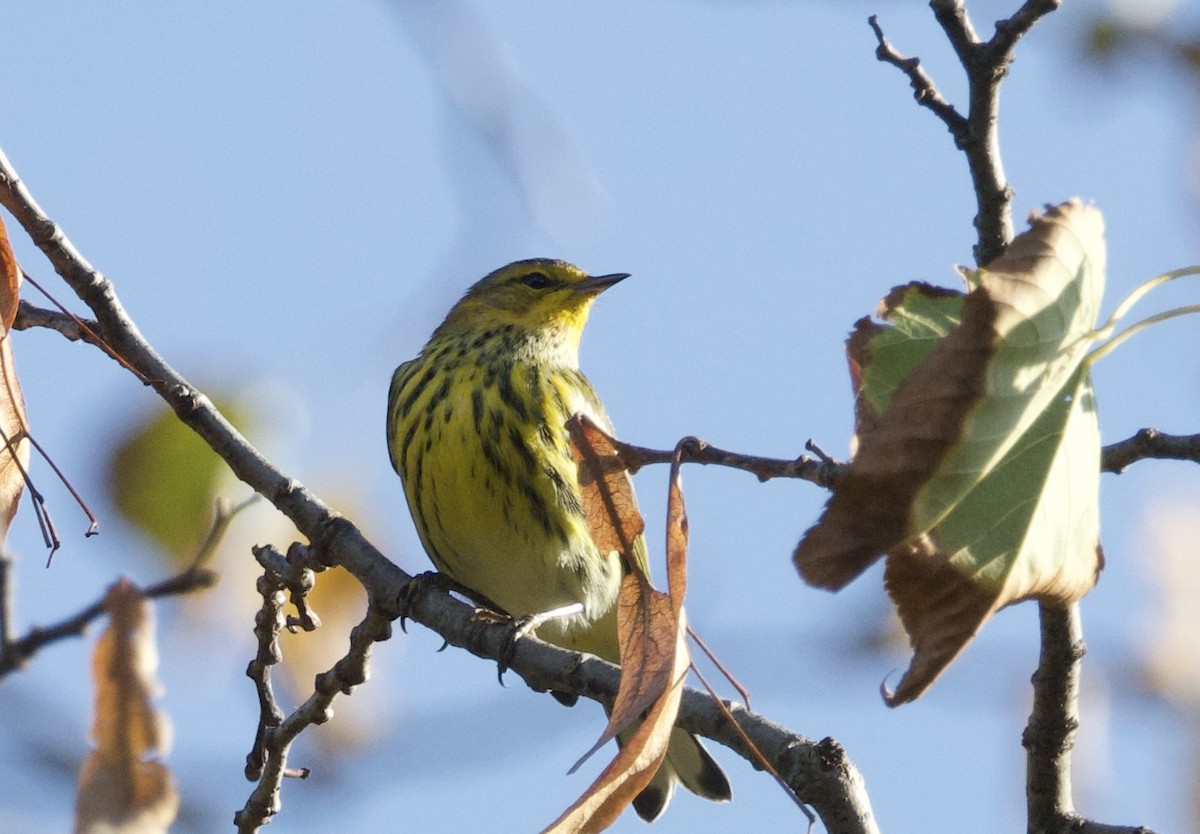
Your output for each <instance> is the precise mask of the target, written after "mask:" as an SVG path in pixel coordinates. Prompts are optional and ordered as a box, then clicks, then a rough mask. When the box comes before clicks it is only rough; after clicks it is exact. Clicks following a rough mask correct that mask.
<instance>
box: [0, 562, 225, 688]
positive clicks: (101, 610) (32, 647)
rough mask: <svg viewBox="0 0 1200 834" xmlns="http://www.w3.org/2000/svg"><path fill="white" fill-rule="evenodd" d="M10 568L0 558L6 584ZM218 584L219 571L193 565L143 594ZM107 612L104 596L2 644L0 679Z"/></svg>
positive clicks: (151, 596) (151, 595)
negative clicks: (74, 611) (60, 618)
mask: <svg viewBox="0 0 1200 834" xmlns="http://www.w3.org/2000/svg"><path fill="white" fill-rule="evenodd" d="M7 568H8V562H7V561H0V569H2V570H3V579H4V583H3V584H5V585H7V584H8V581H9V577H8V569H7ZM216 583H217V574H216V573H215V572H213V571H211V570H209V569H207V568H200V567H196V566H194V565H193V566H192V567H189V568H187V569H186V570H184V571H183V572H181V573H178V574H176V575H175V576H172V577H171V578H169V579H165V580H163V581H162V582H158V583H156V584H154V585H151V586H150V587H148V588H144V589H143V590H142V593H143V594H144V595H145V596H146V598H147V599H154V598H156V597H164V596H173V595H175V594H189V593H191V592H193V591H198V590H201V589H203V588H211V587H212V586H213V585H215V584H216ZM106 593H107V592H106ZM105 613H107V609H106V608H105V607H104V596H103V595H101V597H100V599H98V600H96V601H95V602H93V603H92V604H91V605H89V606H88V607H87V608H84V609H83V610H82V611H80V612H79V613H77V614H75V615H74V616H71V617H67V618H66V619H65V620H60V621H59V622H57V623H55V624H54V625H50V626H45V627H39V626H34V627H33V628H31V629H29V631H28V632H27V633H26V634H25V636H24V637H21V638H20V639H17V640H13V641H11V642H7V643H5V644H4V645H2V646H0V678H3V677H4V676H5V675H7V674H9V673H10V672H14V671H16V670H17V669H20V668H21V667H22V666H24V665H25V663H26V661H28V660H29V658H31V657H33V656H34V655H35V654H37V653H38V651H39V650H40V649H41V648H42V647H44V646H47V645H49V644H50V643H54V642H57V641H58V640H62V639H64V638H66V637H80V636H82V635H83V632H84V631H85V630H86V629H87V627H88V625H90V624H91V622H92V620H95V619H96V618H97V617H101V616H103V615H104V614H105Z"/></svg>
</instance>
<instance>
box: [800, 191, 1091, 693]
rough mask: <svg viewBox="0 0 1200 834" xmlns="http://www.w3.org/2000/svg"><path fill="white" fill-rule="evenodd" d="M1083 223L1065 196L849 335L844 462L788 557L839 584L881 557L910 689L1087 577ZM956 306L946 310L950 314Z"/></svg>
mask: <svg viewBox="0 0 1200 834" xmlns="http://www.w3.org/2000/svg"><path fill="white" fill-rule="evenodd" d="M1104 269H1105V252H1104V239H1103V221H1102V219H1101V217H1100V213H1099V212H1098V211H1097V210H1096V209H1094V208H1091V207H1085V206H1083V205H1082V204H1081V203H1080V202H1078V201H1074V200H1073V201H1071V202H1068V203H1065V204H1063V205H1061V206H1057V207H1055V208H1053V209H1050V210H1048V211H1047V212H1046V214H1045V215H1043V216H1042V217H1038V218H1034V219H1033V220H1032V221H1031V229H1030V230H1029V231H1027V232H1026V233H1024V234H1022V235H1020V236H1019V237H1018V238H1017V239H1016V240H1014V241H1013V243H1012V244H1011V245H1010V246H1009V248H1008V250H1007V251H1006V252H1005V253H1004V255H1002V256H1001V257H1000V258H998V259H997V260H996V261H995V262H993V263H992V264H989V266H988V268H987V269H985V270H980V271H978V272H976V273H973V274H971V275H969V276H968V283H969V285H972V286H974V289H973V290H972V291H971V292H970V293H969V294H968V295H966V296H961V295H959V294H952V293H950V292H949V291H944V290H943V291H937V290H934V289H933V288H928V287H925V286H922V285H909V286H907V287H902V288H899V289H897V290H895V291H893V292H892V293H891V294H890V295H889V296H888V298H887V299H885V300H884V303H883V305H882V307H881V315H882V316H883V317H884V318H885V319H886V320H887V321H888V322H889V323H890V324H889V325H888V326H883V325H877V324H872V323H870V322H859V323H858V325H857V326H856V329H855V332H854V333H853V334H852V335H851V337H850V340H849V342H848V353H849V355H850V363H851V374H852V378H853V379H854V381H855V384H856V387H857V389H858V403H857V431H856V438H855V441H856V444H857V453H856V454H855V457H854V460H853V461H852V463H851V465H850V468H849V470H848V472H847V474H846V476H845V477H844V478H843V479H842V480H841V481H840V482H839V483H838V484H837V486H836V487H835V490H834V495H833V497H832V498H831V499H830V501H829V503H828V505H827V506H826V509H825V512H824V514H823V515H822V517H821V519H820V521H819V522H818V523H817V524H816V525H814V526H813V527H812V528H811V529H810V530H809V531H808V532H807V533H806V534H805V536H804V538H803V539H802V540H801V542H800V544H799V546H798V547H797V548H796V553H795V561H796V565H797V567H798V568H799V570H800V572H801V575H802V576H803V577H804V579H805V580H806V581H808V582H809V583H811V584H814V585H818V586H820V587H825V588H829V589H837V588H841V587H843V586H844V585H845V584H846V583H848V582H850V581H851V580H852V579H854V577H856V576H858V575H859V574H860V573H861V572H862V571H863V570H865V569H866V568H867V567H868V566H869V565H870V564H871V563H873V562H874V561H876V560H877V559H878V558H879V557H880V556H881V555H883V554H884V553H887V554H888V569H887V580H886V581H887V585H888V590H889V592H890V593H891V595H892V598H893V600H894V601H895V602H896V604H897V607H898V609H899V613H900V617H901V621H902V622H903V623H904V625H905V628H906V630H907V631H908V633H909V638H910V641H911V642H912V644H913V647H914V649H915V656H914V658H913V662H912V665H911V666H910V668H909V671H908V673H907V674H906V675H905V678H904V679H903V680H902V681H901V683H900V685H899V687H898V689H897V691H896V692H895V693H894V694H893V695H892V696H890V697H889V702H890V703H893V704H896V703H902V702H904V701H907V700H911V699H912V698H915V697H917V696H918V695H920V694H921V692H923V691H924V690H925V689H926V688H927V687H928V686H929V684H931V683H932V682H933V680H934V678H936V677H937V675H938V674H940V673H941V671H942V670H943V669H944V668H945V666H946V665H947V664H948V663H949V662H950V661H951V660H952V659H953V658H954V657H955V656H956V655H957V654H958V652H959V651H960V650H961V649H962V647H963V646H964V645H965V644H966V643H967V642H968V641H969V640H970V638H971V636H972V635H973V634H974V633H975V632H976V631H977V630H978V629H979V627H980V626H981V625H982V624H983V622H984V621H985V620H986V619H987V618H988V617H989V616H990V615H991V614H992V613H993V612H994V611H996V610H998V609H999V608H1001V607H1003V606H1004V605H1008V604H1010V603H1012V602H1016V601H1018V600H1021V599H1027V598H1030V597H1037V598H1039V599H1042V600H1045V601H1053V602H1061V603H1064V604H1066V603H1070V602H1072V601H1074V600H1076V599H1078V598H1079V597H1081V596H1083V595H1084V594H1085V593H1086V592H1087V591H1088V590H1090V589H1091V587H1092V586H1093V585H1094V584H1095V580H1096V575H1097V572H1098V570H1099V520H1098V519H1099V511H1098V500H1099V499H1098V489H1099V450H1100V440H1099V428H1098V424H1097V421H1096V415H1095V405H1094V399H1093V395H1092V390H1091V384H1090V382H1089V380H1088V376H1087V365H1086V363H1085V361H1084V360H1085V358H1086V356H1087V352H1088V350H1089V348H1090V347H1091V345H1092V343H1093V341H1094V340H1095V338H1096V335H1097V334H1096V333H1095V331H1094V326H1095V322H1096V317H1097V314H1098V311H1099V306H1100V301H1101V296H1102V294H1103V290H1104ZM956 305H957V310H956Z"/></svg>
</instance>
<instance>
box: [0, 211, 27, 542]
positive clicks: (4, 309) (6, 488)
mask: <svg viewBox="0 0 1200 834" xmlns="http://www.w3.org/2000/svg"><path fill="white" fill-rule="evenodd" d="M20 287H21V269H20V267H19V266H18V265H17V260H16V257H15V256H14V255H13V251H12V247H11V246H9V244H8V233H7V232H6V231H5V229H4V223H3V221H2V220H0V323H2V324H3V329H2V330H0V540H3V538H4V537H5V536H7V535H8V527H9V525H10V524H11V523H12V519H13V516H14V515H16V513H17V504H18V502H19V501H20V499H21V492H22V491H23V490H24V488H25V474H24V473H25V472H26V471H27V469H28V466H29V441H28V440H27V439H26V438H27V436H28V433H29V428H28V423H27V422H26V419H25V398H24V397H23V396H22V395H21V386H20V384H19V383H18V382H17V371H16V366H15V365H14V364H13V353H12V339H11V338H10V332H9V328H10V327H11V326H12V323H13V320H14V319H15V318H16V316H17V304H18V301H19V295H20ZM13 450H15V451H16V455H15V457H14V454H13Z"/></svg>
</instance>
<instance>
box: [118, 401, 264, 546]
mask: <svg viewBox="0 0 1200 834" xmlns="http://www.w3.org/2000/svg"><path fill="white" fill-rule="evenodd" d="M218 407H219V408H221V410H222V412H223V413H225V414H226V415H227V416H229V415H231V414H232V416H231V419H233V420H234V422H235V424H236V423H238V422H240V421H239V420H238V419H237V414H236V410H233V411H231V409H230V408H229V407H228V405H224V404H219V406H218ZM225 472H226V469H225V464H224V462H223V461H222V460H221V459H220V458H219V457H217V455H216V453H215V452H213V451H212V450H211V449H210V448H208V445H207V444H206V443H205V442H204V441H203V440H201V439H200V438H199V437H197V436H196V434H195V432H193V431H192V430H191V429H189V428H188V427H187V426H185V425H184V424H183V423H181V422H179V418H178V417H176V416H175V414H174V413H173V412H171V411H169V410H165V409H156V411H155V414H154V415H153V416H151V417H148V418H147V419H146V420H145V421H143V422H142V423H141V424H139V425H137V426H135V427H133V428H132V429H131V430H130V432H129V434H127V435H126V436H125V438H124V439H123V440H122V441H121V442H120V444H119V445H118V446H117V448H116V450H114V452H113V454H112V457H111V458H110V459H109V464H108V486H109V494H110V497H111V499H112V502H113V504H114V505H115V506H116V508H117V510H118V511H119V512H120V513H121V515H122V516H123V517H124V518H125V520H126V521H128V522H130V523H131V524H133V525H135V526H136V527H137V528H138V529H140V530H141V531H142V532H143V533H145V534H146V535H148V536H149V537H150V538H151V539H153V540H154V542H155V544H156V545H158V547H160V548H161V549H162V550H163V551H164V552H165V553H166V554H167V555H168V556H169V557H170V559H171V560H172V561H173V562H174V563H177V564H182V563H183V562H185V561H186V560H187V559H189V558H190V557H191V555H192V554H193V552H194V551H195V549H196V547H197V546H198V545H199V543H200V542H201V540H202V539H203V538H204V534H205V533H206V532H207V530H208V528H209V525H210V522H211V519H212V512H213V505H214V502H215V501H216V498H217V496H218V494H219V493H220V491H221V486H222V483H223V482H222V476H223V475H224V474H225Z"/></svg>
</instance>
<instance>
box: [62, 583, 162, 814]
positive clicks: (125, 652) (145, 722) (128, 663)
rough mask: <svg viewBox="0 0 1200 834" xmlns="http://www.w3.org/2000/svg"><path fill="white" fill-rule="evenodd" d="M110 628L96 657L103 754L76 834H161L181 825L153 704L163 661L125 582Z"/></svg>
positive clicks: (85, 793)
mask: <svg viewBox="0 0 1200 834" xmlns="http://www.w3.org/2000/svg"><path fill="white" fill-rule="evenodd" d="M104 605H105V608H106V609H107V610H108V616H109V625H108V628H107V629H106V630H105V632H104V634H102V635H101V636H100V639H99V641H98V642H97V643H96V648H95V650H94V652H93V655H92V677H93V681H94V684H95V688H96V714H95V720H94V721H93V723H92V737H93V741H94V742H95V745H96V746H95V749H94V750H93V751H92V753H91V755H90V756H88V759H87V761H86V762H84V765H83V769H82V771H81V773H80V776H79V793H78V797H77V799H76V803H75V831H76V834H157V832H166V831H167V830H168V829H169V828H170V825H171V822H172V821H173V820H174V819H175V814H176V812H177V810H178V807H179V797H178V795H177V794H176V793H175V787H174V785H173V784H172V779H171V773H170V771H169V770H167V768H166V765H164V764H163V763H162V762H161V761H160V760H159V758H158V757H159V756H161V755H163V754H164V753H165V752H166V750H167V747H168V746H169V742H168V732H169V731H168V728H167V723H166V718H165V716H163V715H162V714H161V713H160V712H159V711H158V710H157V709H155V708H154V706H153V704H152V703H151V699H152V698H153V697H154V696H155V695H156V694H157V692H158V688H159V687H158V683H157V681H156V680H155V679H154V670H155V668H156V667H157V665H158V658H157V656H156V652H155V646H154V627H153V623H152V619H151V616H152V615H151V608H150V604H149V602H147V601H146V599H145V598H144V597H143V596H142V593H141V591H139V590H138V589H137V588H136V587H135V586H134V585H133V584H132V583H130V582H128V581H127V580H121V581H119V582H117V583H116V584H115V585H113V586H112V588H110V589H109V592H108V595H107V596H106V598H105V601H104Z"/></svg>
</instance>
